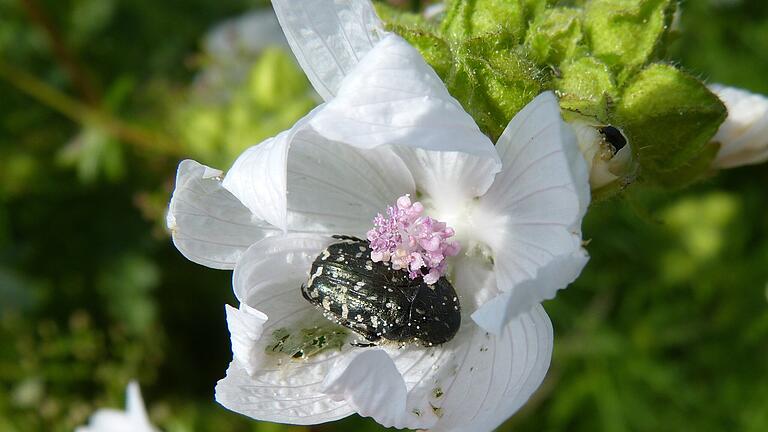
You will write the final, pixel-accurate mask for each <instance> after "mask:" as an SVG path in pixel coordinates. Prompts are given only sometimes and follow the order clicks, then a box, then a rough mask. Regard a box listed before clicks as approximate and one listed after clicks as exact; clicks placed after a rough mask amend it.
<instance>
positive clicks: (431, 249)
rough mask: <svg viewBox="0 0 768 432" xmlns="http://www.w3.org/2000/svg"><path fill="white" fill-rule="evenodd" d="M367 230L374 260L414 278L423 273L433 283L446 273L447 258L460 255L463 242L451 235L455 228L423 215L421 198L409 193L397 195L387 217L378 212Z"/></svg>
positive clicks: (428, 282)
mask: <svg viewBox="0 0 768 432" xmlns="http://www.w3.org/2000/svg"><path fill="white" fill-rule="evenodd" d="M373 226H374V227H373V229H371V230H370V231H368V241H370V242H371V249H372V252H371V260H372V261H373V262H389V263H390V264H391V266H392V268H393V269H394V270H403V271H406V272H408V276H409V277H410V278H411V279H416V278H418V277H423V278H424V282H425V283H427V284H429V285H431V284H434V283H435V282H437V280H438V279H440V277H441V276H443V275H445V273H446V271H447V267H448V263H447V262H446V258H448V257H452V256H456V255H458V253H459V251H460V250H461V245H460V244H459V242H457V241H455V240H451V237H453V236H454V235H455V232H454V230H453V228H451V227H449V226H447V225H446V223H445V222H440V221H438V220H436V219H433V218H431V217H429V216H426V215H424V206H423V205H422V204H421V203H420V202H418V201H417V202H415V203H414V202H411V198H410V195H404V196H401V197H400V198H398V199H397V203H396V204H395V205H394V206H389V207H388V208H387V215H386V217H385V216H384V215H382V214H381V213H379V214H378V215H377V216H376V217H375V218H374V219H373Z"/></svg>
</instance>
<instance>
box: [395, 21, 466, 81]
mask: <svg viewBox="0 0 768 432" xmlns="http://www.w3.org/2000/svg"><path fill="white" fill-rule="evenodd" d="M387 29H388V30H391V31H393V32H395V33H397V34H398V35H400V36H401V37H402V38H403V39H405V40H407V41H408V43H410V44H411V45H413V46H414V47H415V48H416V49H417V50H419V52H420V53H421V55H422V57H424V60H426V62H427V63H428V64H429V65H430V66H432V68H433V69H434V70H435V72H437V74H438V75H439V76H440V78H441V79H442V80H443V81H445V80H446V79H447V78H448V76H449V75H450V72H451V69H452V68H453V62H454V57H453V53H452V52H451V47H450V45H448V43H447V42H446V41H445V40H443V39H442V38H441V37H440V36H438V35H436V34H435V33H432V32H430V31H427V30H423V29H415V28H410V27H406V26H401V25H391V24H388V25H387Z"/></svg>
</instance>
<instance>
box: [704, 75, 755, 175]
mask: <svg viewBox="0 0 768 432" xmlns="http://www.w3.org/2000/svg"><path fill="white" fill-rule="evenodd" d="M709 89H710V90H712V91H713V92H714V93H715V94H716V95H717V96H718V97H719V98H720V99H721V100H722V101H723V102H724V103H725V106H726V107H727V108H728V118H726V119H725V122H723V124H722V125H720V129H719V130H718V131H717V134H716V135H715V137H714V138H712V140H713V141H715V142H718V143H720V146H721V147H720V151H719V152H718V153H717V156H716V157H715V161H714V162H713V166H714V167H715V168H734V167H737V166H741V165H752V164H758V163H762V162H765V161H766V160H768V98H766V97H765V96H762V95H759V94H754V93H750V92H748V91H746V90H742V89H738V88H734V87H725V86H722V85H719V84H712V85H710V86H709Z"/></svg>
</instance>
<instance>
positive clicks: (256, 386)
mask: <svg viewBox="0 0 768 432" xmlns="http://www.w3.org/2000/svg"><path fill="white" fill-rule="evenodd" d="M332 241H333V239H329V238H323V237H317V236H310V235H301V234H290V235H287V236H284V237H283V236H279V237H270V238H267V239H264V240H262V241H261V242H259V243H257V244H255V245H253V246H252V247H251V248H250V249H248V251H247V252H246V253H245V254H244V255H243V257H242V259H241V260H240V263H239V264H238V266H237V268H236V269H235V275H234V286H235V293H236V295H237V296H238V298H239V299H240V301H241V302H243V303H245V304H247V305H248V306H249V307H251V308H253V309H256V310H259V311H261V312H262V313H263V314H265V315H266V316H267V321H266V322H265V323H264V325H263V328H262V329H261V337H260V338H259V339H258V340H256V341H253V342H252V343H251V348H250V349H251V351H250V353H248V352H245V353H241V354H240V355H239V356H236V358H235V360H234V361H233V362H232V363H231V365H230V367H229V369H228V370H227V376H226V378H224V379H223V380H221V381H219V383H218V385H217V386H216V400H217V401H218V402H219V403H221V404H222V405H223V406H225V407H226V408H228V409H230V410H233V411H235V412H238V413H241V414H244V415H247V416H249V417H252V418H254V419H257V420H265V421H273V422H280V423H293V424H315V423H322V422H326V421H331V420H336V419H339V418H342V417H346V416H347V415H349V414H351V413H352V412H353V410H352V409H351V408H350V407H349V406H348V405H347V404H346V403H344V402H338V401H334V400H332V399H331V398H330V397H329V396H328V395H326V394H324V393H323V380H324V379H325V377H326V376H327V375H328V373H329V372H330V370H331V369H332V368H333V366H334V364H335V363H336V361H337V360H338V359H339V358H341V356H343V355H344V354H345V353H347V352H348V351H349V350H351V349H352V347H351V346H349V344H345V346H344V347H343V348H342V349H341V350H336V349H331V350H327V351H324V352H321V353H318V354H316V355H314V356H312V357H310V358H308V359H302V360H298V361H296V360H291V359H289V358H287V356H284V355H268V354H266V349H267V346H268V345H270V344H271V343H272V342H273V339H272V334H273V332H274V331H275V330H278V329H281V328H285V329H289V330H300V329H303V328H312V327H314V326H315V325H327V324H328V321H327V320H326V319H325V318H324V317H323V316H322V315H321V314H320V313H319V312H318V311H317V310H316V309H315V308H314V306H312V305H311V304H310V303H309V302H307V301H306V300H305V299H304V298H302V295H301V290H300V287H301V284H302V283H304V282H306V280H307V278H308V277H309V274H308V273H309V269H310V265H311V263H312V261H314V259H315V258H316V256H317V255H318V254H319V253H320V251H321V250H323V249H324V248H325V247H326V246H327V245H328V244H329V243H330V242H332ZM230 325H231V328H233V329H237V331H238V333H237V334H235V333H233V335H232V337H233V346H234V345H235V344H237V343H239V342H237V339H239V338H240V337H247V335H246V333H245V332H241V331H240V330H242V327H240V326H238V325H237V324H235V325H234V326H233V325H232V324H231V323H230ZM257 333H258V331H255V332H253V333H252V334H254V335H255V334H257ZM241 348H247V347H246V346H245V345H241ZM241 359H244V360H242V362H241ZM246 369H248V370H250V371H252V372H251V373H248V371H247V370H246Z"/></svg>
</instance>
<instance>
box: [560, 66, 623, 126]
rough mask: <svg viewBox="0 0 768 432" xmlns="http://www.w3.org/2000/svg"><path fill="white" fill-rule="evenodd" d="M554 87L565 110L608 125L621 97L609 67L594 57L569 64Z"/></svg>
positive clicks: (564, 67)
mask: <svg viewBox="0 0 768 432" xmlns="http://www.w3.org/2000/svg"><path fill="white" fill-rule="evenodd" d="M554 87H555V90H556V91H557V94H558V96H559V98H560V106H561V107H562V108H563V109H566V110H570V111H576V112H579V113H581V114H583V115H586V116H590V117H594V118H596V119H598V120H600V121H602V122H604V123H605V122H607V121H608V118H609V116H610V110H611V107H612V105H613V101H615V100H616V99H617V97H618V90H617V88H616V83H615V82H614V78H613V74H611V71H610V70H609V68H608V66H607V65H606V64H605V63H603V62H601V61H600V60H598V59H596V58H594V57H581V58H579V59H576V60H571V61H567V62H565V63H564V64H563V65H562V66H561V67H560V68H559V70H558V76H557V77H556V78H555V79H554Z"/></svg>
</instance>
